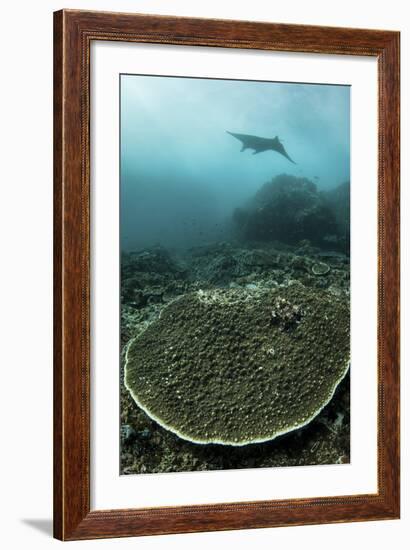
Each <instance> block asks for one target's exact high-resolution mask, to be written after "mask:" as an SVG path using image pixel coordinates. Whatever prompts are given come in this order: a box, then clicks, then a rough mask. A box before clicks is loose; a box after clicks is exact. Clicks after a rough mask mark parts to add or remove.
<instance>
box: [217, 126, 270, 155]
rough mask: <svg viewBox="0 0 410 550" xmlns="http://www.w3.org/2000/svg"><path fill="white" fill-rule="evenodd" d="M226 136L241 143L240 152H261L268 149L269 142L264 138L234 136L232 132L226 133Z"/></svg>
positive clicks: (246, 135) (248, 135)
mask: <svg viewBox="0 0 410 550" xmlns="http://www.w3.org/2000/svg"><path fill="white" fill-rule="evenodd" d="M227 132H228V130H227ZM228 134H230V135H231V136H233V137H234V138H236V139H239V141H241V142H242V151H244V150H245V149H254V150H255V151H258V152H261V151H266V149H267V148H268V147H269V145H268V143H267V142H269V140H268V139H266V138H261V137H258V136H252V135H250V134H235V133H234V132H228Z"/></svg>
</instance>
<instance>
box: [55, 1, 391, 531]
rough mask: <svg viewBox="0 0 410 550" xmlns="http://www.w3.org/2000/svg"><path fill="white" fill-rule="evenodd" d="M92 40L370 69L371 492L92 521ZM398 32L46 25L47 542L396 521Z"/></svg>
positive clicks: (140, 23) (71, 17) (101, 18)
mask: <svg viewBox="0 0 410 550" xmlns="http://www.w3.org/2000/svg"><path fill="white" fill-rule="evenodd" d="M93 40H107V41H125V42H148V43H161V44H184V45H192V46H218V47H223V48H251V49H259V50H272V51H288V52H310V53H320V54H340V55H344V54H348V55H357V56H372V57H374V58H377V62H378V93H379V97H378V111H379V113H378V115H379V119H378V124H379V135H378V144H379V146H378V152H379V157H378V277H379V279H378V492H377V493H376V494H360V495H346V496H337V497H320V495H318V497H317V498H301V499H291V500H289V499H287V500H277V501H256V502H237V503H227V504H209V505H208V504H207V505H193V506H179V507H157V508H146V509H126V510H123V509H121V510H120V509H113V510H90V281H89V280H90V206H89V194H90V148H89V145H90V143H89V141H90V138H89V122H90V112H89V109H90V91H89V83H90V45H91V43H92V41H93ZM399 40H400V35H399V33H398V32H392V31H380V30H359V29H348V28H330V27H314V26H304V25H288V24H271V23H255V22H245V21H224V20H205V19H195V18H193V19H191V18H176V17H168V16H166V17H163V16H151V15H138V14H120V13H104V12H88V11H75V10H63V11H59V12H56V13H55V14H54V536H55V537H56V538H58V539H62V540H78V539H93V538H103V537H125V536H136V535H151V534H165V533H184V532H197V531H212V530H213V531H216V530H228V529H249V528H258V527H274V526H285V525H306V524H318V523H335V522H351V521H367V520H381V519H394V518H398V517H399V508H400V492H399V487H400V477H399V461H400V459H399V139H400V138H399Z"/></svg>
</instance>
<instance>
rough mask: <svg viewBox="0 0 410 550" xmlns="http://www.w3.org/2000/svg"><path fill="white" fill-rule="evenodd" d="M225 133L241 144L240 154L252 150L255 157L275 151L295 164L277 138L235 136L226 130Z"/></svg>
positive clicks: (247, 135) (248, 135) (249, 135)
mask: <svg viewBox="0 0 410 550" xmlns="http://www.w3.org/2000/svg"><path fill="white" fill-rule="evenodd" d="M227 133H228V134H230V135H231V136H233V137H234V138H236V139H238V140H239V141H241V142H242V149H241V152H242V151H245V150H246V149H253V151H254V152H253V154H254V155H257V154H258V153H263V152H264V151H269V150H270V151H276V152H277V153H279V154H281V155H283V156H284V157H286V158H287V159H288V160H289V161H290V162H292V163H293V164H296V162H295V161H294V160H292V159H291V158H290V156H289V155H288V154H287V152H286V151H285V148H284V147H283V145H282V143H281V142H280V141H279V139H278V138H274V139H273V140H272V139H269V138H264V137H259V136H253V135H251V134H236V133H234V132H229V131H228V130H227Z"/></svg>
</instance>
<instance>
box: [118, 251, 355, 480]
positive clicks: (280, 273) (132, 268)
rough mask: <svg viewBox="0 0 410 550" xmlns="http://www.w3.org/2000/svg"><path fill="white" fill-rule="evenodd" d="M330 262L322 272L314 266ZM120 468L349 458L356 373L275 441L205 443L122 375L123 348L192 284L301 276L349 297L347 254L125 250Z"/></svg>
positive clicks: (245, 283) (262, 282) (279, 281)
mask: <svg viewBox="0 0 410 550" xmlns="http://www.w3.org/2000/svg"><path fill="white" fill-rule="evenodd" d="M319 263H320V266H321V267H322V268H323V264H325V266H328V267H329V271H328V272H327V273H326V274H324V275H317V274H315V273H314V272H315V271H317V270H316V269H315V266H317V265H318V264H319ZM121 266H122V274H121V280H122V287H121V299H122V306H121V346H122V351H121V373H120V376H121V382H120V388H121V390H120V391H121V411H120V415H121V432H120V440H121V455H120V456H121V458H120V473H121V474H141V473H160V472H182V471H185V472H186V471H200V470H202V471H203V470H226V469H234V468H237V469H238V468H261V467H265V468H266V467H275V466H302V465H303V466H306V465H315V464H340V463H349V462H350V373H348V374H347V375H346V377H345V378H344V380H343V381H342V382H341V383H340V384H339V386H338V388H337V389H336V392H335V394H334V396H333V398H332V400H331V401H330V403H329V404H328V405H327V406H326V407H325V408H324V409H323V410H322V411H321V412H320V413H319V415H318V416H317V417H316V418H315V419H314V420H313V421H312V422H310V424H308V425H307V426H305V427H304V428H302V429H299V430H295V431H293V432H290V433H288V434H285V435H283V436H280V437H278V438H276V439H274V440H272V441H269V442H265V443H258V444H249V445H245V446H241V447H232V446H225V445H215V444H208V445H201V444H195V443H191V442H188V441H185V440H183V439H181V438H179V437H178V436H176V435H175V434H173V433H171V432H170V431H168V430H166V429H164V428H162V427H161V426H159V425H158V424H157V423H156V422H154V421H153V420H151V419H150V418H149V416H148V415H147V414H146V413H145V412H144V411H142V410H141V409H140V408H139V407H138V406H137V405H136V404H135V402H134V401H133V399H132V397H131V395H130V394H129V392H128V390H127V389H126V388H125V386H124V383H123V367H124V355H125V349H126V346H127V344H128V342H129V341H130V339H132V338H133V337H134V336H135V335H137V334H138V333H139V332H140V331H141V330H143V329H144V328H145V327H146V326H147V324H149V323H150V322H152V321H153V320H155V319H156V318H157V317H158V315H159V313H160V311H161V309H162V308H163V307H164V305H166V304H167V303H168V302H169V301H170V300H172V299H174V298H176V297H177V296H179V295H181V294H185V293H186V292H189V291H192V290H199V289H203V290H205V289H213V288H221V287H223V288H235V287H244V288H246V287H248V288H255V286H258V287H270V288H272V287H277V286H280V285H287V284H289V282H292V281H295V280H297V281H299V282H301V283H302V284H304V285H305V286H307V287H313V288H317V289H323V291H324V292H330V293H334V294H335V295H341V294H343V295H346V297H347V298H349V288H350V286H349V279H350V277H349V275H350V263H349V257H348V256H346V255H345V254H343V253H340V252H335V251H332V250H327V251H324V250H321V249H318V248H314V247H312V246H311V245H310V243H309V242H302V243H299V245H298V246H295V247H291V246H285V245H282V244H280V243H270V244H269V245H261V244H260V243H258V244H257V245H255V246H252V245H249V243H248V245H247V246H246V247H245V246H244V245H243V243H242V244H238V243H235V242H221V243H213V244H210V245H204V246H199V247H195V248H192V249H190V250H187V251H185V252H184V253H178V254H177V253H176V252H173V251H168V250H166V249H165V248H161V247H154V248H148V249H145V250H140V251H136V252H132V253H127V254H124V255H123V256H122V262H121Z"/></svg>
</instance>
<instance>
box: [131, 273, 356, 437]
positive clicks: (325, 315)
mask: <svg viewBox="0 0 410 550" xmlns="http://www.w3.org/2000/svg"><path fill="white" fill-rule="evenodd" d="M348 362H349V306H348V302H347V300H346V299H345V298H344V297H335V296H334V295H331V294H328V293H327V292H324V293H323V292H318V291H315V290H313V289H308V288H306V287H305V286H303V285H302V284H300V283H298V282H294V283H293V284H289V285H287V286H282V287H280V288H276V289H263V288H258V287H257V286H256V285H255V288H245V289H241V288H234V289H214V290H203V291H197V292H191V293H188V294H185V295H182V296H181V297H180V298H178V299H176V300H173V301H171V302H170V303H169V305H167V306H166V307H164V308H163V309H162V310H161V314H160V316H159V318H158V319H157V320H156V321H154V322H152V323H151V324H150V325H149V326H148V327H147V328H146V329H145V330H144V331H143V332H142V333H141V334H139V335H138V336H137V337H136V338H135V339H134V340H132V342H131V344H130V345H129V347H128V350H127V355H126V367H125V383H126V386H127V387H128V389H129V390H130V391H131V393H132V395H133V397H134V399H135V400H136V402H137V403H138V405H139V406H140V407H141V408H142V409H143V410H144V411H145V412H146V413H147V414H148V415H149V416H150V417H151V418H153V419H155V420H156V421H157V422H158V423H160V424H161V425H162V426H164V427H166V428H167V429H169V430H171V431H173V432H174V433H176V434H178V435H179V436H180V437H182V438H184V439H187V440H190V441H194V442H197V443H221V444H229V445H243V444H247V443H251V442H258V441H265V440H271V439H273V438H275V437H277V436H278V435H281V434H284V433H286V432H289V431H292V430H295V429H297V428H300V427H301V426H304V425H306V424H307V423H309V422H310V421H311V420H312V419H313V418H314V417H315V416H316V415H317V414H318V413H319V412H320V410H322V409H323V407H324V406H325V405H326V404H327V403H328V402H329V400H330V399H331V397H332V396H333V394H334V391H335V388H336V386H337V385H338V384H339V382H340V380H341V379H342V378H343V377H344V375H345V374H346V371H347V368H348Z"/></svg>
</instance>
